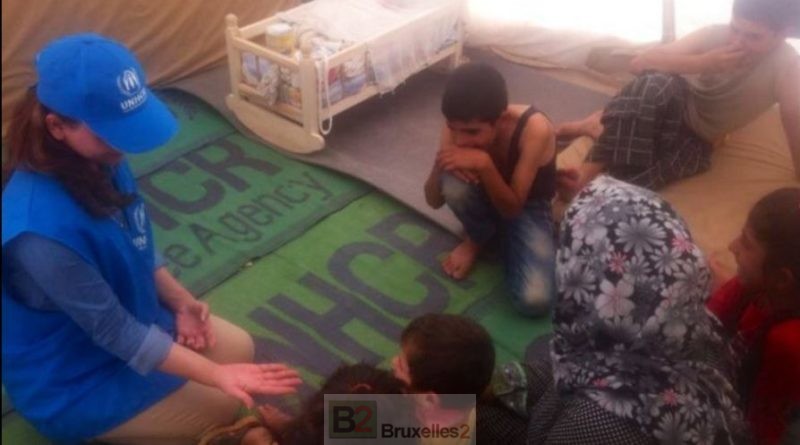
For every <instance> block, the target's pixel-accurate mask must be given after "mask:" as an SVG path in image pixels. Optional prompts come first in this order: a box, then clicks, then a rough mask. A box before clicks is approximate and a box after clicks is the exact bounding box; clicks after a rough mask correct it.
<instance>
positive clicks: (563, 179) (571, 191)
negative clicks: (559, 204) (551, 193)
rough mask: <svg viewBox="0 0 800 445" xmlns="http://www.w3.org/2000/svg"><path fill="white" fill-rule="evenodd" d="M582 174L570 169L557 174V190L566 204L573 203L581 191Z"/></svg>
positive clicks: (559, 171)
mask: <svg viewBox="0 0 800 445" xmlns="http://www.w3.org/2000/svg"><path fill="white" fill-rule="evenodd" d="M580 179H581V173H580V172H579V171H578V169H575V168H568V169H564V170H558V171H557V172H556V189H557V190H558V196H559V198H561V200H562V201H564V202H570V201H572V198H574V197H575V195H577V194H578V192H579V191H580V190H579V189H580Z"/></svg>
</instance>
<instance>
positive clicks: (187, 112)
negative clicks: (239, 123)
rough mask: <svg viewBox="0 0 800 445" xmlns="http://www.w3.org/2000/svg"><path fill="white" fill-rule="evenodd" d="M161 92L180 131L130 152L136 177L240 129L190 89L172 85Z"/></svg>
mask: <svg viewBox="0 0 800 445" xmlns="http://www.w3.org/2000/svg"><path fill="white" fill-rule="evenodd" d="M157 94H158V96H159V98H161V100H163V101H164V103H166V104H167V106H168V107H169V109H170V111H172V114H173V115H175V117H176V118H177V119H178V124H179V131H178V134H177V135H175V137H173V138H172V139H171V140H170V141H169V142H168V143H167V144H166V145H164V146H163V147H160V148H159V149H158V150H153V151H151V152H148V153H145V154H139V155H129V156H128V162H130V164H131V168H132V169H133V172H134V175H136V177H139V176H143V175H146V174H148V173H151V172H153V171H155V170H157V169H158V168H160V167H161V166H163V165H164V164H166V163H168V162H169V161H171V160H173V159H176V158H178V157H180V156H182V155H184V154H186V153H189V152H191V151H194V150H195V149H197V148H199V147H202V146H203V145H205V144H208V143H210V142H213V141H215V140H217V139H220V138H222V137H225V136H227V135H230V134H233V133H236V128H235V127H234V126H233V125H231V124H230V123H229V122H228V121H227V120H226V119H224V118H223V117H222V116H221V115H220V114H219V112H217V111H216V110H215V109H214V108H213V107H210V106H209V105H208V104H206V103H205V102H203V101H202V100H198V99H197V98H196V97H195V96H192V95H191V94H189V93H186V92H183V91H180V90H177V89H168V90H161V91H158V92H157Z"/></svg>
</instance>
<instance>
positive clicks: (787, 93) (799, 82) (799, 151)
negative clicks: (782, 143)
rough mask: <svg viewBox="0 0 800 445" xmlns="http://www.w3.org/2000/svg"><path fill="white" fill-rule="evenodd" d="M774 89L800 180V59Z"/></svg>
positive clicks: (795, 61) (796, 59)
mask: <svg viewBox="0 0 800 445" xmlns="http://www.w3.org/2000/svg"><path fill="white" fill-rule="evenodd" d="M776 88H777V91H776V96H777V97H778V104H780V107H781V120H782V121H783V131H784V132H785V133H786V140H787V141H788V142H789V151H790V152H791V154H792V163H793V164H794V173H795V177H797V179H800V57H797V58H795V59H794V63H793V64H792V65H791V67H789V68H788V69H787V70H786V71H785V72H783V73H782V75H781V76H780V77H779V78H778V82H777V83H776Z"/></svg>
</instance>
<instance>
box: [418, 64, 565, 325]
mask: <svg viewBox="0 0 800 445" xmlns="http://www.w3.org/2000/svg"><path fill="white" fill-rule="evenodd" d="M442 113H443V114H444V117H445V119H446V124H445V126H444V127H443V128H442V134H441V141H440V146H439V152H438V153H437V155H436V160H435V162H434V165H433V169H432V171H431V173H430V176H429V177H428V180H427V181H426V182H425V199H426V201H427V203H428V205H430V206H431V207H433V208H439V207H441V206H443V205H445V204H447V206H448V207H450V209H451V210H452V211H453V213H455V215H456V217H457V218H458V219H459V220H460V221H461V223H462V224H463V226H464V231H465V232H466V234H465V236H464V240H463V241H462V243H461V244H459V245H458V246H457V247H456V248H455V249H454V250H453V251H452V252H450V254H449V255H448V256H447V258H446V259H445V260H444V261H443V262H442V267H443V268H444V271H445V273H447V275H449V276H450V277H452V278H454V279H456V280H461V279H464V278H466V277H467V275H468V274H469V272H470V269H471V268H472V265H473V264H474V262H475V259H476V257H477V255H478V253H479V251H480V250H481V249H482V248H483V247H484V246H485V245H487V244H488V243H489V242H490V241H491V240H492V239H494V238H495V236H496V235H502V238H501V242H502V247H503V250H504V262H505V270H506V282H507V284H508V286H509V288H510V292H511V294H512V302H513V303H514V304H515V306H516V307H517V308H518V309H519V310H520V311H521V312H523V313H526V314H529V315H541V314H543V313H545V312H547V309H548V308H549V305H550V302H551V300H552V295H553V293H554V289H555V284H554V276H555V275H554V255H555V248H554V240H553V232H554V226H553V222H552V216H551V207H550V202H551V200H552V198H553V197H554V195H555V137H554V133H553V129H552V126H551V125H550V121H549V120H548V119H547V117H545V116H544V114H542V113H541V112H540V111H539V110H537V109H536V108H534V107H532V106H527V105H514V104H511V105H509V103H508V92H507V91H506V84H505V80H504V79H503V76H502V75H501V74H500V73H499V72H498V71H497V70H496V69H494V68H493V67H491V66H489V65H486V64H479V63H469V64H466V65H463V66H461V67H459V68H458V69H456V70H455V71H454V72H453V73H452V75H451V76H450V79H449V80H448V82H447V86H446V88H445V92H444V96H443V98H442Z"/></svg>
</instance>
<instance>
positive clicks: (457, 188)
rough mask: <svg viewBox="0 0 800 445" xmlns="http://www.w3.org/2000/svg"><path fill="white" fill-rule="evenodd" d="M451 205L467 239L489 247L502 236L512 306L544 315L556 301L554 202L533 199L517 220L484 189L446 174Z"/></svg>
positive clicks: (444, 192) (446, 195)
mask: <svg viewBox="0 0 800 445" xmlns="http://www.w3.org/2000/svg"><path fill="white" fill-rule="evenodd" d="M440 180H441V190H442V195H443V196H444V199H445V202H446V203H447V206H448V207H450V209H451V210H452V211H453V213H454V214H455V215H456V217H457V218H458V219H459V221H461V224H462V225H463V226H464V230H465V231H466V233H467V235H468V236H469V237H470V239H472V240H473V241H475V242H476V243H478V244H480V245H481V246H483V245H485V244H486V243H487V242H489V241H490V240H492V239H494V238H495V236H496V235H499V237H498V239H499V240H500V242H501V243H502V245H501V246H500V247H501V249H502V252H503V262H504V269H505V280H506V285H507V287H508V290H509V292H510V294H511V302H512V303H513V304H514V306H515V307H516V308H517V310H519V311H520V312H522V313H523V314H526V315H543V314H546V313H547V312H548V311H549V309H550V304H551V302H552V301H553V299H554V297H555V291H556V282H555V254H556V248H555V237H554V225H553V218H552V210H551V205H550V202H549V201H545V200H528V201H527V202H526V203H525V207H524V208H523V210H522V213H520V214H519V215H518V216H516V217H515V218H512V219H504V218H502V217H501V216H500V214H499V213H498V212H497V210H496V209H495V208H494V206H493V205H492V203H491V201H490V200H489V196H488V195H487V194H486V191H485V190H484V189H483V187H482V186H480V185H473V184H468V183H466V182H464V181H461V180H460V179H458V178H456V177H455V176H453V175H450V174H448V173H444V174H442V176H441V179H440Z"/></svg>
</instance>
